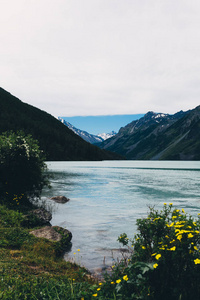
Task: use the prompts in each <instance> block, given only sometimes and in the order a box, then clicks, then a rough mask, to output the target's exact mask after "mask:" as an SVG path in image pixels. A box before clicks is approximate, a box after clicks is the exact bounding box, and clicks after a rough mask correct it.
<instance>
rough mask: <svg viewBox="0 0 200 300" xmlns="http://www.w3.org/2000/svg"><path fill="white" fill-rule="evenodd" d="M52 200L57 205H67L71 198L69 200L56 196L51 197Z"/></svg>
mask: <svg viewBox="0 0 200 300" xmlns="http://www.w3.org/2000/svg"><path fill="white" fill-rule="evenodd" d="M50 200H54V201H55V202H57V203H66V202H68V201H69V198H67V197H65V196H54V197H51V198H50Z"/></svg>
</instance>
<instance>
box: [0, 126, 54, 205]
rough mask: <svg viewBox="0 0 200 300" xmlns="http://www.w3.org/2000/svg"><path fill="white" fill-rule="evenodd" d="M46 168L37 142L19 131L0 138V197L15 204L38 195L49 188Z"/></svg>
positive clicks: (27, 201) (5, 134)
mask: <svg viewBox="0 0 200 300" xmlns="http://www.w3.org/2000/svg"><path fill="white" fill-rule="evenodd" d="M45 170H46V164H45V157H44V154H43V152H42V151H41V150H40V148H39V146H38V142H37V140H34V139H33V138H32V136H31V135H25V134H24V132H22V131H19V132H17V133H14V132H12V131H10V132H5V133H3V134H2V135H0V196H1V197H2V198H3V199H5V200H6V201H9V203H13V202H12V201H13V199H14V201H15V204H19V202H20V201H21V202H23V203H24V204H27V203H30V200H31V199H33V198H37V197H39V196H40V195H41V192H42V188H43V187H44V186H45V185H48V177H47V174H46V173H45Z"/></svg>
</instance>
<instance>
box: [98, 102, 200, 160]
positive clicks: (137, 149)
mask: <svg viewBox="0 0 200 300" xmlns="http://www.w3.org/2000/svg"><path fill="white" fill-rule="evenodd" d="M99 147H101V148H102V149H107V150H110V151H114V152H116V153H118V154H121V155H124V156H125V157H126V158H127V159H133V160H137V159H138V160H149V159H152V160H158V159H160V160H200V106H198V107H196V108H195V109H193V110H189V111H186V112H183V111H180V112H178V113H176V114H174V115H168V114H161V113H159V114H158V113H154V112H148V113H147V114H145V115H144V117H142V118H140V119H139V120H136V121H133V122H131V123H130V124H128V125H127V126H125V127H122V128H121V129H120V130H119V133H118V134H116V135H115V136H114V137H112V138H111V139H108V140H106V141H104V142H102V143H101V144H100V145H99Z"/></svg>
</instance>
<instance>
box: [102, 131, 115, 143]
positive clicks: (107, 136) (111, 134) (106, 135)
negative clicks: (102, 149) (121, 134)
mask: <svg viewBox="0 0 200 300" xmlns="http://www.w3.org/2000/svg"><path fill="white" fill-rule="evenodd" d="M115 134H117V133H116V132H115V131H111V132H110V133H99V134H97V136H99V137H100V138H102V139H103V141H105V140H107V139H109V138H111V137H113V136H114V135H115Z"/></svg>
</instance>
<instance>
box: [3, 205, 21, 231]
mask: <svg viewBox="0 0 200 300" xmlns="http://www.w3.org/2000/svg"><path fill="white" fill-rule="evenodd" d="M23 219H24V218H23V215H22V213H20V212H18V211H14V210H11V209H7V208H6V206H3V205H0V227H18V226H20V224H21V223H22V222H23Z"/></svg>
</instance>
